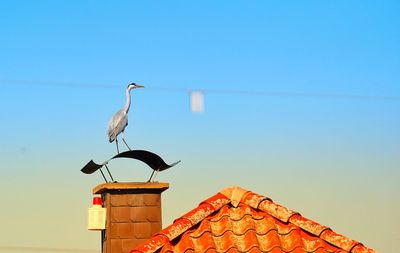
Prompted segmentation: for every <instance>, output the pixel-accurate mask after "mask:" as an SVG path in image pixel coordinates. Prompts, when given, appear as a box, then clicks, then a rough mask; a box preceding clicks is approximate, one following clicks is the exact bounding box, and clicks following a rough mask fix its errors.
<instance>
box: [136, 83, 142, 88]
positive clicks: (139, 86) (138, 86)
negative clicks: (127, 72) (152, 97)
mask: <svg viewBox="0 0 400 253" xmlns="http://www.w3.org/2000/svg"><path fill="white" fill-rule="evenodd" d="M136 88H144V86H143V85H140V84H136Z"/></svg>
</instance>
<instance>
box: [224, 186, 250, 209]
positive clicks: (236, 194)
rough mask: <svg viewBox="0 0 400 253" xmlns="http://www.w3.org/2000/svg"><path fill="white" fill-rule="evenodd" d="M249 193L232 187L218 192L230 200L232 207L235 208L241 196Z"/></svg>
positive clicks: (237, 187)
mask: <svg viewBox="0 0 400 253" xmlns="http://www.w3.org/2000/svg"><path fill="white" fill-rule="evenodd" d="M247 192H249V190H246V189H243V188H241V187H239V186H232V187H227V188H225V189H223V190H222V191H220V193H221V194H223V195H224V196H225V197H227V198H228V199H230V201H231V203H232V205H233V206H234V207H237V206H238V205H239V203H240V202H241V200H242V198H243V196H244V195H245V194H246V193H247Z"/></svg>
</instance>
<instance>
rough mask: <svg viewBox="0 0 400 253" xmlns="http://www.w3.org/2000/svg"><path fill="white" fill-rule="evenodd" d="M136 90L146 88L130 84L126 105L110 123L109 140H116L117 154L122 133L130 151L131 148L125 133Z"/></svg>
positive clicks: (127, 89)
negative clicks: (132, 93)
mask: <svg viewBox="0 0 400 253" xmlns="http://www.w3.org/2000/svg"><path fill="white" fill-rule="evenodd" d="M136 88H144V86H142V85H139V84H136V83H130V84H129V85H128V87H127V88H126V104H125V106H124V108H122V109H120V110H119V111H118V112H116V113H115V114H114V116H113V117H112V118H111V120H110V122H109V123H108V140H109V141H110V143H111V142H113V141H114V140H115V143H116V145H117V152H118V153H119V148H118V135H119V134H120V133H122V141H123V142H124V143H125V145H126V146H127V147H128V149H129V150H131V148H130V147H129V146H128V144H127V143H126V141H125V138H124V131H125V128H126V126H127V125H128V112H129V108H130V106H131V93H130V92H131V90H132V89H136Z"/></svg>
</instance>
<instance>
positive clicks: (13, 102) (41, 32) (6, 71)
mask: <svg viewBox="0 0 400 253" xmlns="http://www.w3.org/2000/svg"><path fill="white" fill-rule="evenodd" d="M399 13H400V4H399V2H397V1H381V2H379V1H302V2H285V3H283V2H281V1H274V2H272V1H234V2H232V1H197V2H194V1H192V2H190V3H189V2H188V1H168V2H167V1H118V2H110V1H1V3H0V35H1V36H0V90H1V92H0V115H1V124H0V132H1V133H2V140H1V145H0V158H1V161H2V163H1V175H2V176H1V178H2V183H1V185H0V190H1V192H2V193H3V196H2V201H4V202H6V203H7V205H10V206H11V207H10V208H9V209H7V208H2V210H1V211H0V224H2V228H3V229H2V231H3V232H0V252H1V247H4V246H7V245H11V246H12V245H25V246H34V247H35V246H37V247H56V248H78V249H98V248H99V247H100V242H99V234H96V233H93V232H88V231H86V230H85V226H86V224H85V223H86V208H87V207H89V205H90V199H91V189H92V187H94V186H95V185H96V184H98V183H101V180H102V179H101V177H100V175H93V176H86V175H83V174H81V173H80V172H79V170H80V168H81V167H82V166H83V165H84V164H85V163H86V162H87V161H89V160H90V159H95V161H98V162H101V161H102V160H105V159H107V158H108V157H109V156H110V155H112V154H113V153H114V152H115V146H114V144H109V143H108V141H107V136H106V129H107V123H108V120H109V118H110V117H111V116H112V115H113V113H114V112H115V111H117V110H118V109H119V108H120V107H122V106H123V105H124V103H125V101H124V100H125V97H124V89H125V87H126V85H127V84H128V83H129V82H132V81H135V82H138V83H141V84H143V85H145V86H146V88H145V89H142V90H137V91H136V90H135V91H134V93H133V94H132V95H133V107H132V110H131V111H130V115H129V117H130V122H129V126H128V128H127V130H126V138H127V140H128V143H130V144H131V145H132V146H133V147H134V148H140V149H148V150H151V151H153V152H156V153H158V154H160V155H161V156H163V157H164V158H165V160H166V161H167V162H174V161H175V160H179V159H181V160H182V163H181V164H180V165H179V166H177V167H175V168H174V169H172V170H171V171H166V172H164V173H162V174H160V175H159V178H158V179H159V180H160V181H166V182H170V183H171V189H170V190H168V191H167V192H166V193H165V194H164V195H163V208H164V210H163V212H164V213H163V217H164V224H165V225H168V224H169V223H171V222H172V221H173V219H174V218H176V217H178V216H180V215H182V214H184V213H185V212H186V211H188V210H190V209H192V208H194V207H195V206H196V205H197V204H198V203H199V202H200V201H202V200H203V199H205V198H207V197H208V196H211V195H213V194H215V193H216V192H218V191H219V190H221V189H222V188H224V187H227V186H231V185H240V186H242V187H244V188H248V189H250V190H252V191H255V192H257V193H260V194H264V195H267V196H270V197H271V198H272V199H273V200H275V201H276V202H278V203H281V204H283V205H285V206H287V207H289V208H291V209H293V210H296V211H299V212H300V213H301V214H303V215H304V216H306V217H309V218H311V219H314V220H316V221H318V222H320V223H322V224H324V225H327V226H330V227H332V228H333V229H334V230H336V231H337V232H339V233H342V234H345V235H347V236H349V237H351V238H353V239H355V240H358V241H361V242H363V243H364V244H366V245H367V246H370V247H372V248H375V249H377V250H380V251H382V252H395V251H396V250H397V249H398V247H397V242H398V241H399V240H400V237H399V233H398V226H399V225H400V223H399V222H398V221H397V220H396V219H394V218H393V217H396V215H397V214H398V213H399V212H400V203H399V201H398V199H399V198H398V195H399V193H400V186H399V183H398V182H399V181H400V172H399V167H400V158H399V157H400V154H399V153H400V130H399V129H400V117H399V115H400V72H399V69H400V29H399V27H400V16H399ZM193 89H195V90H197V89H199V90H204V92H205V93H204V94H205V111H204V113H202V114H192V113H190V111H189V103H188V101H189V96H188V92H189V91H190V90H193ZM216 90H217V91H219V92H216ZM229 91H242V92H241V93H240V92H239V93H231V92H229ZM246 92H249V93H251V94H246ZM254 93H257V94H254ZM271 93H272V94H280V93H284V94H287V95H284V96H267V95H266V94H271ZM296 94H303V95H305V96H297V95H296ZM318 94H320V95H318ZM314 95H315V96H314ZM358 96H361V98H358ZM113 168H114V174H115V176H116V177H117V178H116V179H117V180H119V181H143V180H146V179H147V177H148V176H149V174H150V171H149V170H148V169H147V168H146V167H144V166H143V165H141V164H133V165H132V163H129V162H125V161H118V162H116V164H115V165H114V166H113ZM57 200H61V203H56V201H57ZM2 206H5V204H2ZM27 209H28V210H29V213H31V214H32V215H29V216H27ZM60 217H62V218H61V219H60ZM61 228H62V229H61ZM55 231H58V232H55Z"/></svg>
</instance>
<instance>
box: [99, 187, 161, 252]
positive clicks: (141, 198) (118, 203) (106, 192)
mask: <svg viewBox="0 0 400 253" xmlns="http://www.w3.org/2000/svg"><path fill="white" fill-rule="evenodd" d="M168 188H169V184H168V183H106V184H100V185H98V186H96V187H95V188H94V189H93V194H101V196H102V199H103V203H104V205H103V206H104V207H105V208H107V215H106V229H105V230H104V231H102V233H101V242H102V253H129V251H130V250H132V249H134V248H135V247H136V246H138V245H139V244H141V243H142V242H144V241H146V239H149V238H150V237H151V236H152V235H153V234H155V233H157V232H159V231H160V230H161V193H162V192H163V191H165V190H166V189H168Z"/></svg>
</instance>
